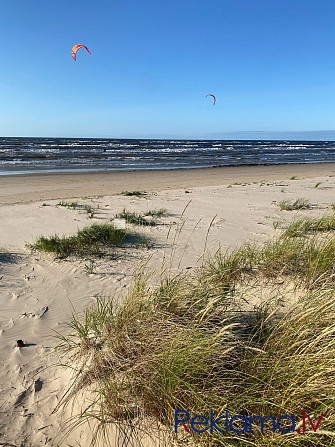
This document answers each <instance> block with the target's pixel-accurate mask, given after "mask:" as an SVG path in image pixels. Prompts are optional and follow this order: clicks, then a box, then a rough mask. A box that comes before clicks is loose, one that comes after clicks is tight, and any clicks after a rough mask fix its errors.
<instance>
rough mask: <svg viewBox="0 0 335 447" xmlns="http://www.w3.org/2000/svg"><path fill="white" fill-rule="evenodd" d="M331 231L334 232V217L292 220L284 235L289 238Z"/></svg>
mask: <svg viewBox="0 0 335 447" xmlns="http://www.w3.org/2000/svg"><path fill="white" fill-rule="evenodd" d="M333 230H335V216H334V215H330V216H322V217H319V218H305V219H298V220H294V221H293V222H292V223H291V224H290V225H289V226H288V228H287V229H286V231H285V235H286V236H289V237H295V236H305V235H307V234H308V233H313V232H328V231H333Z"/></svg>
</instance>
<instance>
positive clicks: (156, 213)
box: [144, 208, 168, 218]
mask: <svg viewBox="0 0 335 447" xmlns="http://www.w3.org/2000/svg"><path fill="white" fill-rule="evenodd" d="M144 215H145V216H151V217H157V218H159V217H164V216H167V215H168V212H167V209H166V208H155V209H153V210H149V211H147V212H146V213H144Z"/></svg>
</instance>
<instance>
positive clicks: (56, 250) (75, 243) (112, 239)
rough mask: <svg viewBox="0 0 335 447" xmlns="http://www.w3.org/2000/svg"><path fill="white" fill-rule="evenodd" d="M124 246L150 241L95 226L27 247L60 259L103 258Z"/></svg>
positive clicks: (111, 226) (135, 235)
mask: <svg viewBox="0 0 335 447" xmlns="http://www.w3.org/2000/svg"><path fill="white" fill-rule="evenodd" d="M124 244H133V245H136V246H137V245H148V244H149V239H148V238H146V237H144V236H142V235H139V234H137V233H129V232H127V231H126V230H122V229H117V228H115V227H114V225H112V224H93V225H91V226H89V227H86V228H84V229H82V230H79V231H78V232H77V234H76V235H73V236H59V235H57V234H55V235H54V236H51V237H44V236H41V237H39V238H38V239H37V240H36V242H34V243H33V244H27V245H26V247H27V248H28V249H31V250H35V251H42V252H45V253H53V254H55V255H56V256H57V257H58V258H66V257H68V256H69V255H71V254H73V255H77V256H85V255H93V256H103V255H104V254H106V253H107V252H108V249H110V248H112V247H122V246H123V245H124Z"/></svg>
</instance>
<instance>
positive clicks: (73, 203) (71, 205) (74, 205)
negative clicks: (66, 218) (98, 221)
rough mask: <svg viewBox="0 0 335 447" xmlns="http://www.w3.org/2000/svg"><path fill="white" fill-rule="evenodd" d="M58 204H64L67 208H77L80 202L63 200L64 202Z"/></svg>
mask: <svg viewBox="0 0 335 447" xmlns="http://www.w3.org/2000/svg"><path fill="white" fill-rule="evenodd" d="M57 206H64V207H65V208H69V209H72V210H75V209H77V208H78V206H79V205H78V202H64V201H62V202H59V203H57Z"/></svg>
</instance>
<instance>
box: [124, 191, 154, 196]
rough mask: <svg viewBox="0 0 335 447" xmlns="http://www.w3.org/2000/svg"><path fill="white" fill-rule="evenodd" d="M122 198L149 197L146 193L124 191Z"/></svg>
mask: <svg viewBox="0 0 335 447" xmlns="http://www.w3.org/2000/svg"><path fill="white" fill-rule="evenodd" d="M121 195H122V196H130V197H131V196H135V197H144V196H147V195H148V194H147V193H146V192H144V191H122V192H121Z"/></svg>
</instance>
